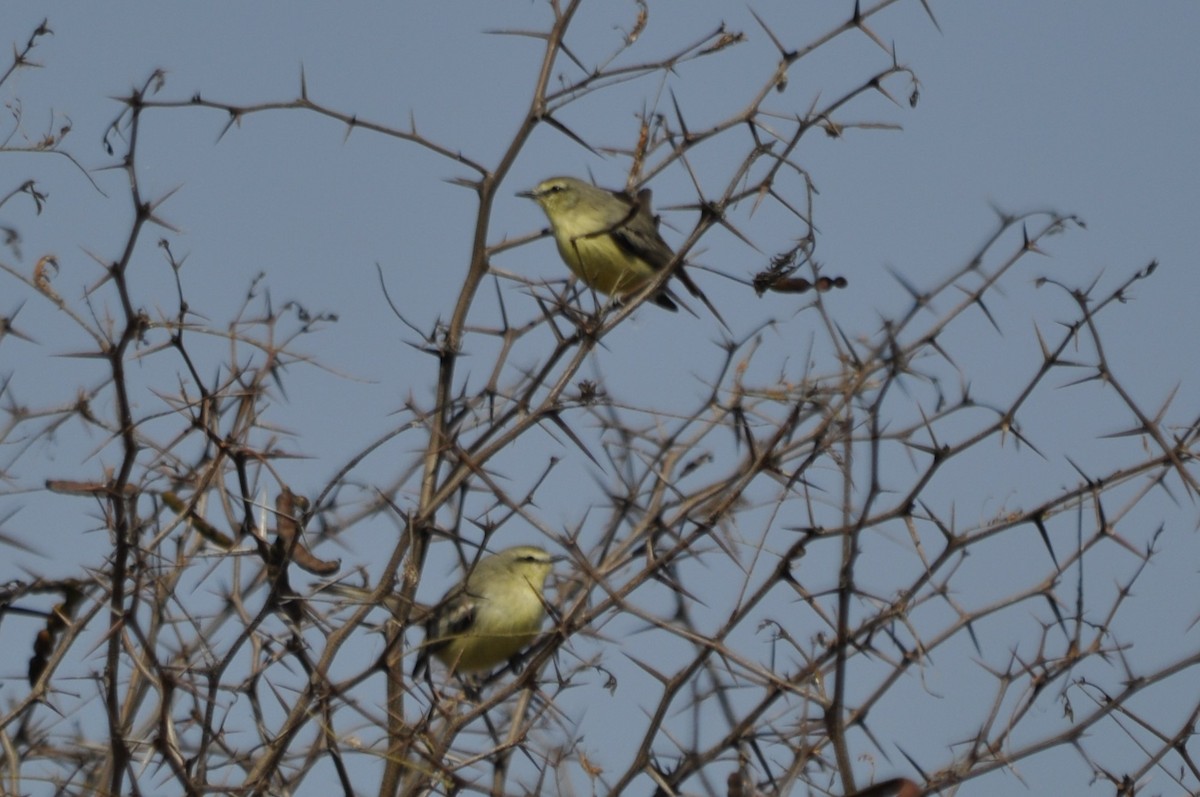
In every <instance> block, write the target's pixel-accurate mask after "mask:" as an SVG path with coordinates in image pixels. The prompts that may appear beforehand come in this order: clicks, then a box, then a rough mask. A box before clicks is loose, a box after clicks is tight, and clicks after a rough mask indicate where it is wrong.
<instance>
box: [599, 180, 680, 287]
mask: <svg viewBox="0 0 1200 797" xmlns="http://www.w3.org/2000/svg"><path fill="white" fill-rule="evenodd" d="M619 196H621V197H622V198H623V199H625V201H626V202H628V205H627V207H626V213H625V216H624V218H621V219H612V220H610V222H611V225H612V229H611V232H612V237H613V240H614V241H616V242H617V246H619V247H621V248H622V249H623V250H625V251H626V252H628V253H629V254H631V255H634V256H636V257H640V258H641V259H642V260H644V261H646V264H647V265H649V266H650V267H651V268H652V269H654V270H655V271H660V270H661V269H663V268H665V267H666V265H667V264H668V263H670V262H671V258H673V257H675V253H674V252H672V251H671V247H669V246H667V242H666V241H664V240H663V239H662V236H661V235H659V234H658V222H657V221H656V220H655V218H654V212H653V211H652V210H651V209H650V207H651V205H650V199H651V195H650V189H649V188H643V189H642V190H641V191H639V192H638V195H637V199H636V200H634V199H630V198H629V197H628V196H627V195H623V194H622V195H619Z"/></svg>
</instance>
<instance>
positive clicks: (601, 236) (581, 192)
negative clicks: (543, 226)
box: [517, 177, 728, 326]
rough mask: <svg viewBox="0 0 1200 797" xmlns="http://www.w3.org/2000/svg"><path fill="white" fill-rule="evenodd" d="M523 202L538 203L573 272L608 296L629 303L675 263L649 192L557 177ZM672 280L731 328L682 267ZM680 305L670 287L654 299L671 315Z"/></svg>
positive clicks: (673, 274) (547, 181)
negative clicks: (636, 192) (663, 237)
mask: <svg viewBox="0 0 1200 797" xmlns="http://www.w3.org/2000/svg"><path fill="white" fill-rule="evenodd" d="M517 196H520V197H525V198H526V199H532V200H533V201H534V202H536V203H537V204H538V205H539V206H540V207H541V208H542V210H543V211H544V212H545V214H546V218H547V219H549V220H550V229H551V232H552V233H553V234H554V240H555V243H557V244H558V253H559V255H561V256H562V259H563V261H564V262H565V263H566V264H567V267H568V268H570V269H571V272H572V273H574V274H575V276H577V277H578V278H579V279H581V280H583V282H584V283H585V284H586V285H588V286H590V287H592V288H594V289H596V290H597V291H599V292H600V293H603V294H605V295H607V296H613V297H615V298H617V299H623V298H625V297H627V296H629V295H631V294H634V293H637V292H638V291H639V290H640V289H641V288H643V287H644V286H645V285H646V283H647V282H649V281H651V280H652V279H654V277H655V276H656V275H657V274H658V273H659V272H661V271H662V270H663V269H664V268H666V267H667V266H668V265H669V264H671V263H672V262H673V261H674V259H675V253H674V252H673V251H672V250H671V247H670V246H668V245H667V242H666V241H664V240H663V239H662V236H661V235H659V232H658V222H657V220H656V219H655V217H654V213H653V211H652V210H651V193H650V189H649V188H643V189H642V190H641V191H639V192H638V194H637V196H636V197H633V196H630V195H629V194H628V193H626V192H624V191H609V190H608V189H605V188H599V187H597V186H594V185H591V184H589V183H586V182H584V181H583V180H579V179H576V178H574V177H551V178H549V179H547V180H543V181H542V182H540V183H538V185H537V187H535V188H534V189H532V190H530V191H521V192H519V193H518V194H517ZM672 276H674V277H675V278H677V279H678V280H679V281H680V282H682V283H683V285H684V287H686V288H687V289H688V291H689V292H690V293H691V294H692V295H693V296H695V297H696V298H698V299H700V301H702V302H703V303H704V305H705V306H706V307H708V309H709V310H710V311H711V312H712V314H713V315H714V316H716V318H717V320H719V321H720V322H721V324H722V325H725V326H728V325H726V324H725V320H724V319H723V318H721V314H720V313H718V312H717V310H716V308H715V307H713V305H712V303H711V302H709V300H708V297H707V296H705V295H704V292H703V291H701V290H700V287H699V286H698V285H696V283H695V282H693V281H692V278H691V277H689V276H688V274H687V273H686V272H685V271H684V270H683V267H682V266H677V267H676V268H675V270H674V272H673V273H672ZM677 300H678V297H675V296H674V295H673V294H672V293H671V291H670V289H669V288H667V287H666V286H664V287H663V289H662V290H661V291H659V292H658V293H656V294H655V295H654V297H653V301H654V303H655V304H657V305H658V306H659V307H662V308H664V309H666V310H671V311H675V310H677V309H678V305H677V304H676V301H677Z"/></svg>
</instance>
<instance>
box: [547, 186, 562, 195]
mask: <svg viewBox="0 0 1200 797" xmlns="http://www.w3.org/2000/svg"><path fill="white" fill-rule="evenodd" d="M562 190H563V187H562V186H561V185H552V186H550V187H549V188H547V189H546V193H547V194H557V193H558V192H559V191H562Z"/></svg>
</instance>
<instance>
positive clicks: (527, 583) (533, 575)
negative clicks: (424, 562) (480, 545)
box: [326, 545, 557, 678]
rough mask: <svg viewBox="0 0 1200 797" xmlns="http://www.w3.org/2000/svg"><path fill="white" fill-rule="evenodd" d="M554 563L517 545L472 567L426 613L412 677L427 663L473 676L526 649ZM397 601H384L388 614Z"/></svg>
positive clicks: (342, 588) (347, 593)
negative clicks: (431, 658) (423, 636)
mask: <svg viewBox="0 0 1200 797" xmlns="http://www.w3.org/2000/svg"><path fill="white" fill-rule="evenodd" d="M555 561H557V560H556V558H555V557H553V556H551V555H550V554H549V553H548V552H547V551H545V550H543V549H542V548H539V547H537V546H534V545H518V546H516V547H513V548H506V549H504V550H502V551H500V552H498V553H495V554H491V555H489V556H485V557H483V558H482V559H480V560H479V561H478V562H476V563H475V565H474V567H472V568H471V569H470V570H469V571H468V573H467V575H466V577H465V578H464V579H463V580H462V581H461V582H459V583H458V584H456V585H455V586H453V587H451V588H450V589H449V590H447V591H446V594H445V595H443V596H442V599H441V600H440V601H438V603H437V604H435V605H434V606H433V608H432V609H431V610H430V611H429V614H428V617H427V619H426V620H425V623H424V626H425V641H424V642H423V643H422V644H421V646H420V649H419V651H418V654H417V660H416V663H415V664H414V665H413V671H412V673H413V677H414V678H416V677H419V676H420V675H421V674H422V673H424V672H427V671H428V667H429V659H430V657H433V658H435V659H437V660H438V661H440V662H441V663H442V664H443V665H445V666H446V668H447V669H448V670H450V671H451V672H453V673H474V672H480V671H483V670H490V669H492V668H493V667H495V666H496V665H498V664H502V663H504V662H507V661H510V660H511V659H513V658H514V657H515V656H516V655H517V654H518V653H520V652H521V651H522V650H524V649H525V648H526V647H528V646H529V645H530V643H532V642H533V640H534V639H536V638H537V635H538V633H539V632H540V631H541V630H542V623H543V622H544V621H545V619H546V599H545V588H546V579H547V577H548V576H549V575H550V571H551V570H552V569H553V567H554V563H555ZM326 589H327V591H329V592H332V593H334V594H338V595H341V596H343V597H349V598H355V599H358V600H363V599H366V598H367V597H369V596H370V594H371V591H370V590H365V589H360V588H358V587H351V586H348V585H344V584H331V585H329V586H328V587H327V588H326ZM398 601H399V596H397V595H390V596H388V597H387V598H385V599H384V603H385V605H388V606H389V608H394V607H395V605H396V604H397V603H398Z"/></svg>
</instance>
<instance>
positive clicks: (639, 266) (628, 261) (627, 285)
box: [556, 234, 654, 297]
mask: <svg viewBox="0 0 1200 797" xmlns="http://www.w3.org/2000/svg"><path fill="white" fill-rule="evenodd" d="M556 240H557V242H558V251H559V254H561V255H562V258H563V260H564V261H565V262H566V264H567V266H568V267H569V268H570V269H571V271H573V272H574V273H575V276H577V277H579V279H581V280H583V281H584V282H585V283H587V284H588V285H589V286H591V287H593V288H595V289H596V290H598V291H600V292H601V293H604V294H608V295H610V296H617V297H621V296H626V295H628V294H630V293H634V292H635V291H637V290H638V289H639V288H641V287H642V286H643V285H645V284H646V281H647V280H648V279H650V278H651V277H653V276H654V269H652V268H650V265H649V264H648V263H646V261H645V260H642V259H641V258H640V257H637V256H636V255H631V254H629V253H628V252H626V251H625V250H624V249H622V248H620V247H619V246H617V244H616V243H615V242H614V241H613V239H612V237H611V236H609V235H608V234H601V235H595V236H590V237H589V236H582V237H576V238H567V237H565V236H558V237H556Z"/></svg>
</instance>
